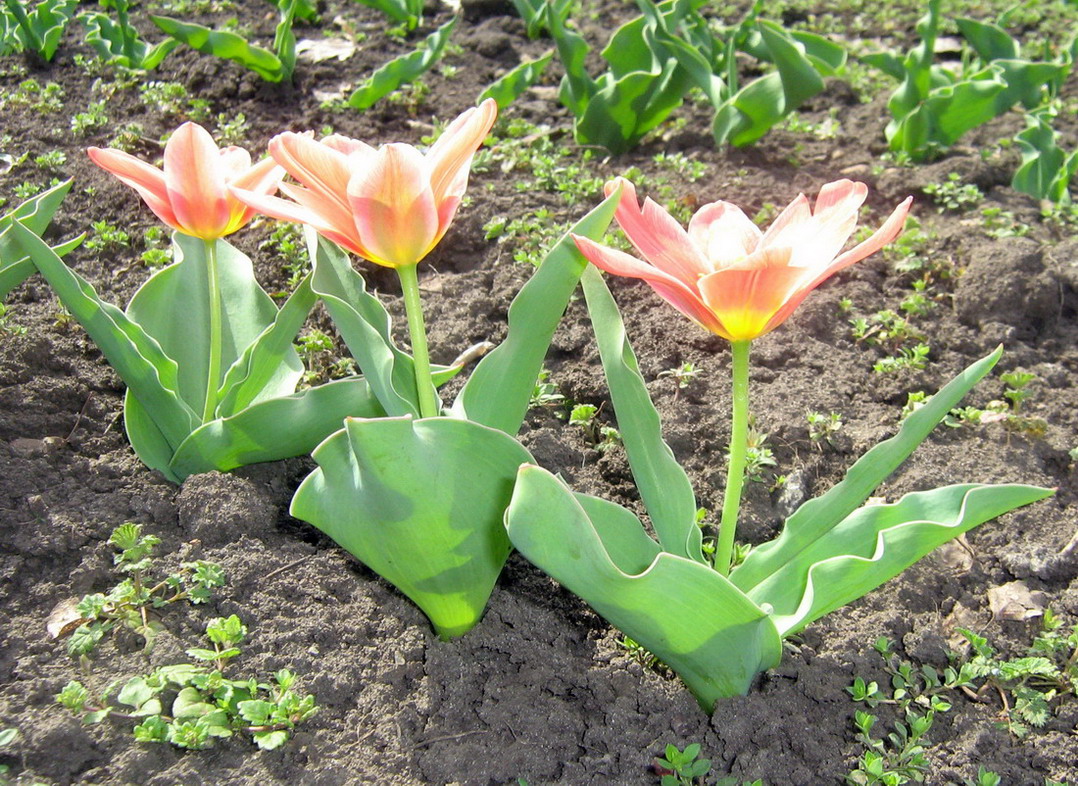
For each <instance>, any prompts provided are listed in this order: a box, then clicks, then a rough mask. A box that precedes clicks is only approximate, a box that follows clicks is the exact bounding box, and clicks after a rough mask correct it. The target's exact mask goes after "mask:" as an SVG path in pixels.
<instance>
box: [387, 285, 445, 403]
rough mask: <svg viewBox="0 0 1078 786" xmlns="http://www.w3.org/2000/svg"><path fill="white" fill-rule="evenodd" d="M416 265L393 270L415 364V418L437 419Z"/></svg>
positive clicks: (435, 399)
mask: <svg viewBox="0 0 1078 786" xmlns="http://www.w3.org/2000/svg"><path fill="white" fill-rule="evenodd" d="M417 267H418V265H405V266H402V267H398V268H397V275H398V276H399V277H400V280H401V290H403V292H404V311H405V313H407V315H408V333H409V334H410V335H411V338H412V357H413V359H414V360H415V386H416V390H417V391H418V393H419V416H420V417H422V418H433V417H437V415H438V397H437V394H436V393H435V392H434V383H432V382H431V379H430V355H429V354H428V352H427V330H426V328H425V327H424V325H423V307H422V305H421V304H420V302H419V276H418V274H417V273H416V268H417Z"/></svg>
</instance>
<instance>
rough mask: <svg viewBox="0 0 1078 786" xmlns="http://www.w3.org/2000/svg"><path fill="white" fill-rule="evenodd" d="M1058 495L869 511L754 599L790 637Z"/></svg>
mask: <svg viewBox="0 0 1078 786" xmlns="http://www.w3.org/2000/svg"><path fill="white" fill-rule="evenodd" d="M1052 493H1053V491H1052V490H1051V489H1043V488H1037V487H1035V486H1022V485H983V484H969V485H955V486H945V487H944V488H938V489H934V490H932V491H922V492H916V493H913V494H907V495H906V496H904V497H902V499H900V500H899V501H898V502H895V503H894V504H891V505H868V506H866V507H863V508H860V509H858V510H856V511H854V512H853V513H851V514H850V515H849V516H847V517H846V518H845V519H843V520H842V521H840V522H839V523H838V524H836V525H835V526H834V527H833V528H831V529H830V530H828V531H827V532H826V533H825V534H823V535H822V536H821V537H819V538H817V539H816V540H815V541H813V542H812V543H811V544H809V545H808V546H807V547H806V548H805V549H804V550H802V551H801V552H800V553H799V554H798V555H797V557H796V559H795V560H793V561H790V562H786V563H785V564H783V565H782V566H780V567H779V568H778V569H777V570H775V571H774V572H773V573H771V574H770V575H769V576H768V577H767V578H766V579H764V580H763V581H762V582H760V583H759V584H757V585H756V586H754V587H753V588H752V590H751V591H749V593H748V595H749V597H750V598H752V600H753V601H755V602H756V603H757V604H759V605H761V606H764V605H765V604H769V605H770V606H771V607H772V609H773V616H772V619H773V620H774V622H775V625H776V627H777V628H778V630H779V633H780V634H781V635H783V636H788V635H790V634H791V633H796V632H797V631H799V630H801V629H802V628H804V627H805V626H806V625H808V624H809V623H810V622H812V621H813V620H816V619H819V618H820V617H822V616H823V615H825V614H827V613H828V612H831V611H833V610H835V609H837V608H839V607H840V606H844V605H845V604H847V603H849V602H850V601H852V600H855V599H857V598H859V597H861V596H862V595H864V594H865V593H866V592H869V591H870V590H873V589H875V588H876V587H878V586H880V585H881V584H883V583H884V582H885V581H888V580H889V579H891V578H893V577H895V576H897V575H898V574H899V573H901V572H902V571H903V570H905V569H906V568H908V567H909V566H910V565H912V564H913V563H914V562H916V561H917V560H919V559H921V557H923V556H925V555H926V554H928V553H929V552H930V551H932V550H933V549H935V548H936V547H937V546H940V545H942V544H944V543H946V542H947V541H948V540H951V539H952V538H955V537H958V536H959V535H961V534H962V533H963V532H966V531H968V530H970V529H973V528H974V527H976V526H977V525H978V524H983V523H984V522H986V521H989V520H991V519H994V518H996V517H997V516H1000V515H1002V514H1004V513H1007V512H1008V511H1011V510H1013V509H1015V508H1017V507H1021V506H1022V505H1028V504H1029V503H1031V502H1036V501H1037V500H1039V499H1044V498H1045V497H1047V496H1050V495H1051V494H1052ZM750 556H751V554H750ZM735 582H736V580H735Z"/></svg>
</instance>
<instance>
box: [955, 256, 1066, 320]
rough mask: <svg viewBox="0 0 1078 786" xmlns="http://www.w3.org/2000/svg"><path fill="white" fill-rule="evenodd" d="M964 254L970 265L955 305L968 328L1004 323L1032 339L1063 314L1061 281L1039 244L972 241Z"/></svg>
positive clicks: (958, 289) (960, 285)
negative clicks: (1046, 260)
mask: <svg viewBox="0 0 1078 786" xmlns="http://www.w3.org/2000/svg"><path fill="white" fill-rule="evenodd" d="M963 251H964V252H965V253H964V254H963V256H964V257H965V259H966V260H968V261H967V262H966V272H965V274H964V275H963V276H962V277H961V278H960V279H958V286H957V287H956V289H955V298H954V306H955V311H956V312H957V313H958V318H959V319H960V320H961V321H962V322H963V323H964V324H966V325H969V326H970V327H978V328H979V327H983V326H984V325H985V324H987V323H988V322H1001V323H1003V324H1005V325H1009V326H1011V327H1013V328H1015V329H1016V331H1017V335H1018V337H1020V338H1026V339H1028V338H1033V337H1034V336H1036V335H1038V334H1039V333H1041V332H1042V331H1043V330H1044V328H1045V327H1046V326H1047V325H1049V324H1050V323H1052V322H1054V321H1055V320H1056V318H1057V317H1058V316H1059V312H1060V299H1059V294H1060V287H1059V281H1058V280H1057V279H1056V277H1055V276H1054V275H1052V274H1051V272H1049V270H1048V269H1047V268H1046V267H1045V264H1044V255H1043V253H1042V252H1041V247H1040V246H1039V245H1038V244H1037V243H1035V242H1033V241H1032V240H1029V239H1027V238H1020V237H1019V238H1007V239H1004V240H988V239H985V238H980V237H972V238H970V240H969V242H968V243H966V244H965V248H964V249H963Z"/></svg>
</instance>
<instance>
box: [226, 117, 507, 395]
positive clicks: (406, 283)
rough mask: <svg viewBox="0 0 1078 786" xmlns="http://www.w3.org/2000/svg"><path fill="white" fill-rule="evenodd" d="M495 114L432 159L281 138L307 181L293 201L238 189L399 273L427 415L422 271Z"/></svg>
mask: <svg viewBox="0 0 1078 786" xmlns="http://www.w3.org/2000/svg"><path fill="white" fill-rule="evenodd" d="M497 114H498V105H497V103H496V102H495V101H494V100H493V99H488V100H486V101H484V102H483V103H482V104H481V105H480V106H478V107H476V108H474V109H469V110H467V111H466V112H464V113H463V114H462V115H460V116H459V117H458V118H457V119H456V120H454V121H453V122H452V123H450V124H449V126H448V127H447V128H446V129H445V131H444V132H443V133H442V135H441V136H440V137H439V138H438V140H437V141H436V142H435V143H434V144H433V145H432V146H431V148H430V150H428V151H427V152H426V154H424V153H421V152H420V151H419V150H417V149H416V148H414V147H412V146H411V145H405V144H399V143H396V144H388V145H383V146H381V147H379V148H377V149H376V148H373V147H371V146H370V145H368V144H366V143H365V142H360V141H359V140H357V139H349V138H348V137H344V136H340V135H337V134H334V135H331V136H328V137H326V138H325V139H323V140H321V141H318V142H316V141H315V140H314V139H313V138H312V137H310V136H308V135H306V134H294V133H285V134H279V135H278V136H275V137H274V138H273V139H272V140H270V146H269V147H270V155H271V156H272V157H273V158H274V160H276V161H277V162H278V163H279V164H280V165H281V166H282V167H284V169H285V170H286V171H287V172H288V174H290V175H292V177H294V178H295V179H296V180H297V181H298V182H299V185H292V184H290V183H282V184H281V191H282V192H284V193H285V194H286V195H288V196H290V197H291V198H292V199H293V200H295V201H292V202H290V201H288V200H285V199H281V198H279V197H275V196H272V195H268V194H265V193H260V192H258V191H255V190H248V189H244V188H242V187H240V186H236V187H234V188H233V189H232V191H233V193H234V194H235V195H236V196H237V197H239V198H240V199H242V200H244V201H245V202H246V203H247V204H249V205H251V206H252V207H253V208H255V209H257V210H259V211H260V212H262V213H265V214H266V215H268V216H273V217H274V218H280V219H283V220H285V221H298V222H300V223H303V224H307V225H308V226H310V227H311V228H313V229H314V230H316V231H317V232H318V233H319V234H321V235H322V236H323V237H325V238H327V239H329V240H332V241H333V242H334V243H336V244H337V245H339V246H341V247H342V248H344V249H347V250H348V251H351V252H352V253H354V254H358V255H359V256H361V257H363V258H364V259H367V260H369V261H371V262H374V263H375V264H378V265H383V266H385V267H391V268H394V269H395V270H396V271H397V274H398V276H399V277H400V281H401V289H402V291H403V293H404V302H405V309H406V310H407V313H408V327H409V331H410V334H411V339H412V352H413V355H414V359H415V373H416V384H417V387H418V394H419V404H420V413H421V414H422V416H423V417H433V416H435V415H437V414H438V404H437V399H436V396H435V393H434V387H433V386H432V385H431V382H430V365H429V361H428V359H427V339H426V332H425V330H424V326H423V314H422V311H421V309H420V303H419V284H418V280H417V273H416V267H417V265H418V264H419V263H420V262H421V261H422V260H423V258H424V257H426V256H427V254H429V253H430V252H431V250H433V248H434V247H435V246H436V245H437V244H438V241H440V240H441V239H442V237H443V236H444V235H445V233H446V231H447V230H448V229H449V225H450V223H451V222H452V221H453V217H454V216H455V215H456V212H457V208H458V207H459V206H460V202H461V199H462V198H463V197H464V191H465V189H466V188H467V186H468V173H469V171H470V169H471V164H472V156H473V155H474V154H475V151H476V150H477V149H478V148H479V146H480V145H481V144H482V143H483V140H484V139H485V138H486V136H487V134H488V133H490V129H491V126H493V125H494V120H495V118H496V117H497Z"/></svg>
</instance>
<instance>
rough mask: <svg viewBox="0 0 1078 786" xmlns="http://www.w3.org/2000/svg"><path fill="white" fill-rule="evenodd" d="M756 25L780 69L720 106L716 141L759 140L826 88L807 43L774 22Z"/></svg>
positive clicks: (738, 142) (743, 141)
mask: <svg viewBox="0 0 1078 786" xmlns="http://www.w3.org/2000/svg"><path fill="white" fill-rule="evenodd" d="M756 26H757V29H758V30H759V32H760V36H761V38H762V40H763V42H764V44H765V46H766V49H767V54H768V59H769V60H770V61H771V62H773V63H774V64H775V66H776V68H777V69H778V70H776V71H774V72H772V73H770V74H767V75H765V76H762V77H760V78H759V79H756V80H754V81H753V82H750V83H749V84H747V85H746V86H745V87H743V88H742V89H741V90H739V91H738V92H737V93H736V94H735V95H733V96H731V97H730V98H729V99H728V100H727V101H726V103H725V104H723V105H722V106H720V107H718V111H717V112H716V114H715V120H714V123H713V127H712V131H713V133H714V136H715V142H716V144H721V143H723V142H729V143H730V144H732V145H734V146H735V147H741V146H743V145H747V144H750V143H751V142H755V141H756V140H757V139H759V138H760V137H762V136H763V135H764V134H766V133H767V132H768V131H769V130H770V129H771V127H772V126H774V125H775V124H776V123H777V122H779V120H781V119H782V118H783V117H785V116H786V115H788V114H789V113H790V112H792V111H793V110H795V109H796V108H797V107H799V106H800V105H801V104H803V103H804V102H805V101H807V100H808V99H809V98H811V97H812V96H814V95H816V94H817V93H819V92H820V91H821V90H823V88H824V84H823V79H821V78H820V74H819V72H818V70H817V68H816V66H815V65H814V64H813V63H812V62H811V61H810V60H809V59H808V57H807V56H806V54H805V45H804V44H802V43H801V42H799V41H798V40H797V39H795V38H794V37H793V36H791V35H790V34H789V33H787V32H786V31H785V30H783V29H782V28H781V27H779V26H778V25H776V24H775V23H774V22H762V21H761V22H757V23H756ZM828 65H829V64H828Z"/></svg>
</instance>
